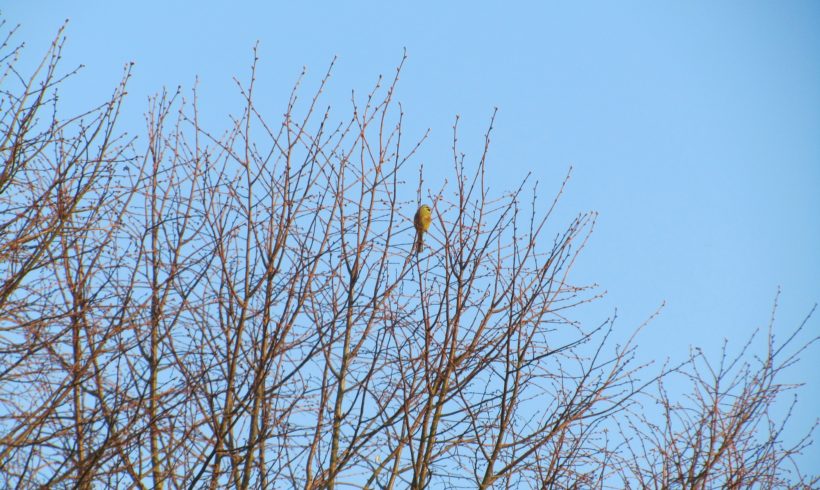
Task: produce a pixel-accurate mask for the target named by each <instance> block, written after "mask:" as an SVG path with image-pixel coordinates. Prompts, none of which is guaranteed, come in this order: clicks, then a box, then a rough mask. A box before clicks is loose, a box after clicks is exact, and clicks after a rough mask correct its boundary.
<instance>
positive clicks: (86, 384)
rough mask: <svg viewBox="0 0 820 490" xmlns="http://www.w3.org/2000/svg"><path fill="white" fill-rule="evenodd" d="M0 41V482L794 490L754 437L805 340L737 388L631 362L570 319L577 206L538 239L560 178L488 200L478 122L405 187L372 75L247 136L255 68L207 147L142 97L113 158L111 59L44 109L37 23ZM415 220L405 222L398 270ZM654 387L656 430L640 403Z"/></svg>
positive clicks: (166, 99)
mask: <svg viewBox="0 0 820 490" xmlns="http://www.w3.org/2000/svg"><path fill="white" fill-rule="evenodd" d="M4 29H5V26H4ZM12 35H13V29H12V30H11V31H9V33H8V37H7V38H6V42H5V43H4V44H3V48H2V49H3V51H2V53H3V55H2V56H3V58H2V60H3V63H4V67H5V68H4V72H3V78H2V83H3V88H2V93H3V99H2V103H0V104H1V105H0V114H1V115H0V129H2V143H0V155H2V159H3V161H4V167H3V170H2V173H0V258H2V260H0V281H2V282H0V287H2V289H0V332H1V333H2V336H0V351H2V354H3V355H2V357H0V481H2V483H3V485H4V486H7V487H10V488H13V487H14V488H32V487H40V486H48V487H58V488H59V487H66V488H67V487H82V488H92V487H94V486H95V485H96V486H106V487H118V486H122V487H138V488H165V487H168V488H186V487H187V488H201V487H209V488H220V487H225V486H228V487H238V488H269V487H291V486H292V487H299V488H305V489H319V488H337V487H343V486H344V487H356V488H406V487H410V488H429V487H466V488H473V487H477V488H587V487H593V488H603V487H606V486H612V485H614V486H623V485H629V486H657V487H662V488H670V487H678V486H682V487H686V488H709V487H713V486H733V487H739V486H744V487H745V486H748V485H753V484H757V485H760V486H767V485H768V486H771V485H781V484H791V485H793V486H799V485H801V484H803V485H809V484H814V483H816V481H817V480H816V478H815V477H809V476H805V475H802V474H800V473H799V472H795V471H790V468H789V467H788V464H790V461H791V458H792V456H794V455H795V454H798V453H799V452H800V451H801V450H802V449H804V448H805V447H806V446H807V445H808V444H810V440H809V439H805V440H803V441H799V442H797V443H796V444H795V445H791V446H787V445H783V444H781V434H782V425H777V424H782V423H785V421H786V420H787V419H788V417H785V418H776V417H774V418H772V419H766V418H765V417H766V416H767V415H768V414H769V413H770V412H769V411H768V407H770V406H772V404H773V403H774V401H775V400H776V399H777V398H778V395H779V394H780V393H781V392H782V391H783V387H782V386H781V385H779V384H777V382H776V377H777V376H778V375H780V373H781V372H782V370H783V369H785V368H786V367H788V366H789V365H791V364H793V363H795V362H797V360H798V359H797V355H798V354H799V353H800V352H802V351H803V350H804V349H805V348H806V347H808V345H810V344H811V343H812V342H813V340H811V341H809V342H807V343H799V342H798V341H797V340H793V339H796V338H797V337H793V338H790V339H789V340H788V341H787V342H786V343H785V344H782V345H788V346H792V345H793V344H795V343H797V344H799V345H798V347H797V348H796V349H795V350H794V351H793V354H790V355H788V356H786V358H785V359H781V356H782V354H781V352H783V350H782V349H781V348H780V346H779V345H775V344H774V343H772V344H771V345H772V347H771V349H770V350H769V353H768V356H767V357H766V359H765V360H764V363H763V366H762V368H761V370H759V372H756V371H749V370H745V371H744V370H741V371H740V373H739V374H737V371H736V367H737V366H739V365H741V364H742V362H743V359H745V357H744V356H747V355H748V354H747V351H744V352H742V353H741V355H740V356H739V357H738V358H737V360H735V361H732V362H728V358H726V359H724V360H723V361H721V362H722V363H723V364H721V365H720V367H719V368H717V369H712V367H711V366H712V365H711V364H709V362H708V361H707V360H706V358H705V357H703V356H700V355H697V356H694V357H693V359H692V360H691V361H690V362H687V363H684V364H683V365H681V366H677V367H675V368H662V369H660V370H655V371H651V370H649V369H647V366H645V365H642V364H640V363H638V362H637V361H636V349H637V347H638V346H637V343H636V337H635V335H634V334H632V335H631V336H628V339H627V341H626V342H625V343H624V344H623V345H620V344H618V343H616V342H615V341H614V340H613V336H612V333H613V329H614V319H608V320H605V321H602V322H600V323H599V324H596V325H592V326H589V325H586V324H583V323H582V322H579V321H578V314H577V312H578V311H579V307H580V306H581V305H583V304H585V303H589V302H591V301H593V300H594V299H595V298H596V292H595V290H594V289H593V288H591V287H579V286H575V285H573V284H572V282H571V278H570V275H569V274H570V271H571V268H572V265H573V264H574V262H575V260H576V259H577V257H578V256H579V253H580V252H581V250H582V249H583V248H584V245H585V243H586V241H587V239H588V238H589V236H590V233H591V232H592V228H593V225H594V221H595V217H596V216H595V214H594V213H581V214H579V215H577V216H576V217H575V218H574V219H572V220H571V221H570V222H568V223H563V224H562V223H557V222H556V221H557V219H556V217H555V216H554V215H553V210H554V209H555V206H556V204H557V202H558V199H559V198H560V196H561V193H562V191H563V189H564V185H566V183H567V181H566V180H565V181H564V182H563V183H562V184H561V185H560V186H556V190H555V194H556V195H555V198H554V200H553V201H552V203H551V205H550V206H548V208H547V210H546V212H542V211H540V210H541V209H542V206H541V205H540V204H538V203H537V200H536V197H535V196H536V194H537V190H538V186H537V185H536V184H532V185H530V184H528V182H527V181H525V182H523V183H522V184H521V186H520V187H518V188H516V189H513V190H511V191H509V192H504V193H501V194H491V193H490V192H489V190H488V185H487V183H486V182H485V172H486V168H487V160H488V149H489V146H490V137H491V134H492V124H493V120H494V116H493V117H492V118H491V120H490V125H489V129H488V131H487V133H486V136H485V144H484V148H483V151H481V152H480V156H479V158H478V159H477V160H476V161H475V162H474V163H471V162H469V161H468V160H467V158H466V156H465V155H464V154H463V153H462V152H461V150H460V149H459V145H458V121H456V125H455V126H454V127H453V146H452V156H451V164H450V165H451V166H452V174H451V177H450V179H448V181H447V182H445V183H444V184H442V185H441V186H440V187H439V188H437V189H434V190H431V189H430V188H429V186H427V187H426V186H425V184H424V180H423V175H424V174H423V172H422V171H421V170H418V173H416V172H417V169H420V168H421V165H420V162H419V161H418V156H417V150H418V148H419V146H420V145H421V144H422V143H423V141H424V139H425V136H424V135H422V136H421V137H419V138H418V139H417V140H414V141H410V142H409V143H408V141H407V136H406V131H404V130H403V123H404V114H403V112H402V110H401V106H400V105H399V104H397V103H396V102H395V93H396V84H397V81H398V75H399V72H400V70H401V68H402V66H401V64H400V65H399V67H398V69H397V71H396V74H395V76H393V77H389V78H387V79H379V81H378V83H377V84H376V85H375V87H374V88H373V90H372V91H371V92H369V93H368V94H366V95H365V96H363V97H362V96H356V95H354V96H353V97H352V99H351V109H352V110H351V111H350V113H349V116H347V117H346V118H338V117H337V116H336V115H335V113H334V112H332V111H331V108H330V107H325V106H324V105H323V102H322V94H323V91H324V89H325V87H326V84H327V83H328V81H329V77H330V73H331V71H330V70H329V71H328V73H327V75H326V76H325V77H324V78H323V79H322V81H321V83H320V86H319V89H318V90H317V91H316V92H315V94H314V95H313V96H312V97H310V98H309V99H307V100H306V101H304V102H302V101H301V99H300V97H299V93H300V92H299V86H300V83H297V85H296V87H295V88H294V90H293V92H292V94H291V96H290V98H289V99H288V102H287V106H286V109H285V111H284V116H282V117H279V116H276V117H274V118H273V119H271V118H269V117H267V116H266V115H264V114H262V113H261V112H260V111H259V110H258V109H257V106H256V104H255V97H256V96H255V93H256V75H255V67H256V62H257V60H256V58H255V59H254V64H253V67H254V69H253V71H252V72H251V75H250V78H249V81H248V82H247V83H241V82H239V81H237V88H238V91H239V93H240V94H241V95H242V97H243V100H244V104H243V107H242V108H241V111H240V113H239V114H237V115H236V116H234V117H233V118H231V119H230V123H229V125H228V128H227V130H224V131H214V130H210V129H208V128H207V127H206V126H205V125H204V124H202V123H201V121H200V109H199V107H200V105H199V101H198V97H197V92H196V90H193V91H192V92H190V94H191V95H190V96H188V97H187V98H186V96H185V95H183V93H182V92H179V93H161V94H160V95H158V96H156V97H155V98H153V99H152V100H151V103H150V105H149V110H148V112H147V114H146V130H145V136H146V138H145V141H144V142H141V141H135V140H129V139H126V138H125V137H124V136H122V135H120V134H119V133H118V132H117V130H116V122H117V117H118V115H119V111H120V107H121V104H122V103H123V100H124V97H125V87H126V83H127V81H128V77H129V73H130V71H129V68H126V70H125V73H124V76H123V79H122V82H121V83H120V84H119V85H118V87H117V88H116V89H115V91H114V92H113V94H112V96H111V98H110V99H109V100H108V101H106V102H105V103H103V104H101V105H99V106H97V107H95V108H93V109H92V110H90V111H88V112H86V113H83V114H80V115H78V116H74V117H68V118H65V117H62V116H60V115H59V114H58V111H57V109H58V97H57V89H58V87H59V85H60V83H61V82H62V81H63V80H64V79H65V77H67V76H72V75H73V74H74V72H68V73H66V74H61V73H60V71H59V66H58V61H59V58H60V51H61V49H62V42H63V37H62V32H61V33H60V34H59V35H58V37H57V40H56V41H55V42H54V43H53V44H52V46H51V49H50V50H49V51H48V53H47V54H46V56H45V57H44V59H43V62H42V64H41V65H40V67H39V68H38V69H37V70H35V71H34V73H33V74H31V75H27V76H24V75H23V74H21V73H20V72H19V71H18V68H17V66H18V63H17V61H18V56H19V55H20V53H21V49H20V48H19V47H14V46H13V45H12V44H11V39H12ZM254 53H255V51H254ZM402 64H403V62H402ZM331 68H332V65H331ZM568 178H569V176H567V180H568ZM412 182H415V183H412ZM412 188H415V196H414V195H413V192H412V191H408V189H412ZM422 201H424V202H429V203H431V204H432V208H433V218H434V219H433V225H432V227H431V229H430V233H429V236H428V238H427V240H426V242H425V247H424V248H423V249H422V250H421V251H419V252H418V253H416V251H414V247H413V242H414V235H413V229H412V225H411V223H412V216H413V213H414V212H415V210H416V208H417V207H418V205H419V203H420V202H422ZM637 330H640V329H636V332H635V334H637ZM704 368H706V371H704ZM656 371H657V372H656ZM671 373H676V374H674V375H676V376H677V375H684V376H687V377H688V379H689V381H691V383H692V386H693V387H694V389H695V392H694V393H695V395H694V396H693V397H692V398H690V399H689V400H690V401H693V403H692V404H690V405H687V406H684V405H681V404H679V403H678V402H677V401H673V400H672V398H671V397H670V396H669V395H668V394H667V391H665V389H664V386H665V385H664V383H665V380H666V379H668V376H669V375H670V374H671ZM726 383H729V384H730V386H729V387H728V389H724V385H725V384H726ZM654 386H657V387H658V390H657V392H656V391H654V388H653V387H654ZM653 396H654V398H651V399H652V400H657V401H658V402H659V403H660V406H662V407H663V409H664V410H662V413H660V415H659V418H656V419H655V418H651V417H650V416H649V414H648V413H647V412H646V411H644V410H642V407H643V406H644V405H645V404H646V400H647V399H648V398H647V397H653ZM764 420H765V421H770V422H771V423H772V424H775V425H766V426H765V427H763V425H762V421H764ZM618 427H621V428H622V430H621V431H618V430H617V429H618ZM627 427H628V428H629V430H626V429H625V428H627ZM659 427H663V430H656V429H657V428H659ZM764 429H765V430H764ZM812 478H814V479H812Z"/></svg>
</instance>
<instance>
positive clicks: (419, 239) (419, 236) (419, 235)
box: [415, 231, 424, 254]
mask: <svg viewBox="0 0 820 490" xmlns="http://www.w3.org/2000/svg"><path fill="white" fill-rule="evenodd" d="M423 246H424V232H423V231H416V245H415V250H416V253H417V254H418V253H421V249H422V247H423Z"/></svg>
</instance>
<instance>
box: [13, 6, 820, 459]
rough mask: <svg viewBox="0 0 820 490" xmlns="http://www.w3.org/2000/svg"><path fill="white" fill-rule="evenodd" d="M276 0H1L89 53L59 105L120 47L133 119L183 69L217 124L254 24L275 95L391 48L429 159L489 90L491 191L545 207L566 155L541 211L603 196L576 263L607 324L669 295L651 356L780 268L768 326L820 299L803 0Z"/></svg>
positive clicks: (809, 359)
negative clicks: (529, 186) (536, 194)
mask: <svg viewBox="0 0 820 490" xmlns="http://www.w3.org/2000/svg"><path fill="white" fill-rule="evenodd" d="M287 3H288V4H289V5H285V4H284V3H283V4H282V5H276V4H275V3H274V2H261V1H259V2H235V3H232V4H230V5H229V3H228V2H208V1H200V2H158V1H154V0H151V1H141V2H107V1H106V2H103V1H98V2H92V1H84V2H60V1H39V2H34V1H17V2H10V3H9V4H7V5H5V6H4V8H3V14H4V17H5V18H6V19H7V20H9V22H10V23H12V24H13V23H21V24H22V27H21V30H20V33H19V36H18V39H20V40H25V41H26V42H27V45H28V51H27V53H28V55H27V56H28V57H29V59H33V58H34V57H35V56H36V55H38V54H39V53H41V52H43V50H44V48H45V45H46V43H47V42H48V41H49V40H50V39H51V36H52V35H53V34H54V33H55V32H56V30H57V28H58V27H59V26H60V25H61V23H62V22H63V20H64V19H66V18H68V19H70V23H69V27H68V31H67V33H68V37H69V41H68V44H67V47H66V52H65V56H64V60H65V63H66V66H69V65H73V64H79V63H83V64H85V65H86V69H85V70H84V71H83V72H82V74H81V75H80V76H79V77H77V78H75V79H74V80H73V81H72V82H71V83H70V85H69V87H67V88H66V90H65V91H64V99H63V101H64V104H65V105H64V108H65V109H66V110H67V111H70V110H71V109H72V108H73V109H77V110H79V109H81V108H86V107H88V106H89V105H90V104H91V103H92V102H95V101H102V100H103V99H104V98H105V97H106V96H108V95H109V94H110V93H111V91H112V89H113V87H114V85H115V83H116V81H117V80H118V77H119V75H120V73H121V68H122V66H123V65H124V64H126V63H127V62H130V61H134V62H135V63H136V64H135V67H134V79H133V83H132V84H131V85H130V89H129V93H130V99H129V105H128V106H127V107H126V118H125V120H126V121H127V126H129V131H130V132H133V133H135V134H138V133H139V132H140V131H141V129H142V127H143V125H142V121H143V120H142V113H143V112H144V111H145V109H146V107H147V105H146V98H147V97H148V95H150V94H153V93H155V92H157V91H158V90H160V89H161V88H162V87H163V86H166V87H170V88H171V89H174V88H176V87H177V86H178V85H182V86H183V87H186V88H190V87H191V86H192V85H193V82H194V80H195V77H196V76H198V77H199V80H200V102H201V103H202V104H203V105H204V106H205V107H206V109H205V113H206V116H207V117H210V118H213V121H215V124H216V125H219V124H221V123H223V122H224V116H225V115H226V114H227V113H228V112H230V111H236V110H238V107H239V102H240V101H239V97H238V95H237V93H236V90H235V89H234V82H233V81H232V77H233V76H237V77H239V78H240V79H244V78H246V76H247V74H248V70H249V65H250V62H251V60H252V56H251V48H252V46H253V45H254V43H255V42H256V41H257V40H258V41H259V43H260V57H261V67H260V76H259V80H260V88H259V91H260V93H261V94H263V95H262V100H261V101H260V103H261V104H262V106H263V110H269V111H270V112H271V113H272V114H279V113H281V109H282V107H283V106H284V104H285V103H286V101H287V95H288V93H289V90H290V87H291V86H292V84H293V82H294V81H295V79H296V77H297V76H298V74H299V73H300V71H301V69H302V66H306V67H307V69H308V77H307V79H306V80H307V81H306V87H305V91H306V93H310V90H311V89H312V88H314V87H315V86H316V84H317V83H318V81H319V79H320V78H321V76H322V74H323V73H324V72H325V70H326V68H327V66H328V64H329V63H330V61H331V59H332V58H333V57H334V56H338V63H337V68H336V69H335V71H334V76H333V78H332V82H331V87H330V90H329V92H328V95H327V97H328V99H327V100H328V101H329V102H330V103H331V104H333V105H334V106H335V107H336V113H337V114H338V115H341V114H344V112H345V110H346V109H347V108H348V107H349V102H348V101H349V97H350V90H351V89H356V90H358V91H362V92H364V91H366V90H368V89H369V88H370V87H371V86H372V84H373V83H374V81H375V80H376V77H377V76H378V75H379V74H386V75H390V74H392V73H393V70H394V67H395V66H396V65H397V63H398V62H399V61H400V59H401V56H402V50H403V48H406V49H407V53H408V56H409V58H408V61H407V64H406V67H405V70H404V72H403V74H402V78H401V82H400V85H399V92H398V99H399V100H400V101H401V102H402V104H403V107H404V109H405V113H406V120H407V127H408V131H409V133H410V135H411V136H412V135H414V134H415V135H420V134H422V133H423V132H424V130H425V129H427V128H430V130H431V137H430V139H429V141H428V142H427V143H426V144H425V147H424V150H423V152H422V153H421V154H420V161H421V162H423V163H424V164H425V169H427V170H428V171H429V173H430V174H429V175H430V178H431V179H433V180H435V178H436V176H437V175H438V178H439V179H441V178H443V176H444V175H446V174H447V173H448V172H449V171H450V169H451V167H450V164H449V162H450V144H451V126H452V124H453V120H454V117H455V115H456V114H458V115H460V117H461V122H460V128H461V136H460V140H461V142H462V145H463V146H462V150H463V151H465V152H466V153H467V154H468V157H469V156H470V155H472V156H476V157H477V156H478V154H479V153H480V150H481V146H480V145H481V140H482V137H483V132H484V130H485V128H486V126H487V123H488V121H489V116H490V114H491V113H492V110H493V108H494V107H498V108H499V115H498V118H497V121H496V129H495V133H494V137H493V143H492V149H491V152H490V162H489V173H490V176H491V181H492V182H493V184H492V185H493V186H494V188H495V189H496V190H503V189H506V188H511V187H513V186H515V185H517V184H518V182H519V181H520V180H521V179H522V178H523V177H524V176H525V175H526V174H527V173H528V172H532V174H533V178H534V179H535V180H538V181H540V183H541V189H542V191H541V195H542V196H543V198H544V199H543V201H542V204H543V205H544V206H547V205H548V204H549V203H548V199H547V198H548V197H549V198H551V194H552V192H553V191H555V190H557V189H558V186H559V184H560V180H561V178H562V177H563V175H564V174H565V173H566V171H567V169H568V168H569V166H570V165H572V166H573V168H574V171H573V177H572V180H571V183H570V186H569V188H568V191H567V194H566V197H565V199H564V200H563V201H562V204H561V213H562V214H561V215H560V217H561V218H560V219H568V217H569V216H571V215H573V214H574V213H576V212H578V211H582V210H595V211H598V212H599V213H600V216H599V219H598V224H597V228H596V232H595V234H594V235H593V238H592V241H591V243H590V244H589V246H588V249H587V250H586V253H585V254H583V255H582V257H581V260H580V262H579V263H578V266H577V268H576V273H575V279H576V281H577V282H582V283H590V282H595V283H598V284H600V285H601V288H602V290H606V291H607V292H608V294H607V295H606V297H605V298H604V299H603V300H601V301H600V302H599V303H598V304H597V305H596V306H595V311H594V312H593V313H592V315H596V316H597V317H604V316H607V315H609V314H611V312H612V311H613V310H614V309H615V308H616V307H617V308H618V312H619V316H620V320H619V322H620V325H621V326H622V327H623V328H625V329H631V328H632V327H634V326H635V325H637V324H639V323H641V322H642V321H643V320H644V319H645V318H647V317H648V316H649V315H650V314H651V313H652V312H653V311H654V310H655V309H656V308H657V307H658V306H659V305H660V304H661V303H662V302H664V301H665V302H666V307H665V309H664V311H663V313H662V315H661V316H660V317H659V318H658V319H657V320H656V321H654V322H653V323H652V324H651V327H650V328H649V329H648V330H646V331H645V332H644V333H643V335H642V337H641V339H642V340H641V344H642V346H643V348H644V352H645V353H647V354H646V355H648V356H655V357H657V358H658V359H664V358H666V357H672V358H673V359H681V358H683V357H684V356H685V355H686V353H687V351H688V346H689V345H697V346H700V347H702V348H703V349H704V350H706V351H707V352H711V353H714V354H716V353H717V351H718V348H719V346H720V344H721V341H722V339H723V338H728V339H730V341H732V342H733V343H734V345H736V346H738V347H739V346H740V344H741V343H742V342H743V341H744V340H745V339H746V338H747V337H748V335H749V334H750V333H751V332H752V330H753V329H754V328H756V327H765V326H766V324H767V322H768V319H769V316H770V312H771V308H772V303H773V300H774V296H775V293H776V291H777V288H778V287H781V288H782V295H781V298H780V309H779V312H778V316H777V318H778V320H777V324H778V325H779V327H780V328H781V329H782V330H781V331H782V332H783V333H785V331H786V330H788V329H791V328H792V327H794V326H796V325H797V323H799V321H800V320H802V318H803V317H804V316H805V314H807V313H808V312H809V310H810V309H811V307H812V306H813V305H814V303H816V302H817V301H819V300H820V280H818V273H820V253H818V250H820V219H819V218H818V214H820V3H818V2H816V1H790V2H739V1H731V2H730V1H726V2H700V1H698V2H676V3H667V2H648V1H647V2H556V3H547V2H518V3H515V4H511V3H507V4H506V6H501V4H500V3H489V2H469V3H468V2H451V3H447V4H443V2H429V3H428V2H402V3H401V4H400V5H398V6H391V7H387V6H385V5H384V4H385V3H386V2H334V3H332V4H331V3H330V2H327V3H326V4H324V5H322V4H320V3H319V2H287ZM297 3H299V4H300V5H298V6H297V5H296V4H297ZM439 3H442V4H439ZM75 104H76V105H75ZM556 226H557V224H556ZM809 330H810V333H811V334H814V335H816V334H817V333H818V331H820V316H818V317H815V318H813V319H812V320H811V322H810V324H809ZM817 355H818V348H817V347H816V346H815V348H813V349H812V350H811V351H810V352H808V353H807V354H806V355H805V356H804V363H803V367H804V369H798V370H793V371H792V372H791V373H790V375H791V376H792V377H791V378H790V380H791V381H802V382H807V383H808V385H807V387H806V388H805V389H804V391H803V392H802V401H803V405H802V408H801V409H800V410H799V412H798V413H797V415H796V419H795V422H796V425H797V426H798V427H800V428H805V427H807V426H808V425H810V424H811V423H812V422H813V420H814V418H815V417H816V414H817V413H820V379H818V378H817V374H816V373H817V372H818V368H817V363H816V361H815V359H816V358H817ZM811 458H813V459H814V460H815V461H817V460H820V447H818V445H815V447H814V448H813V449H812V453H811Z"/></svg>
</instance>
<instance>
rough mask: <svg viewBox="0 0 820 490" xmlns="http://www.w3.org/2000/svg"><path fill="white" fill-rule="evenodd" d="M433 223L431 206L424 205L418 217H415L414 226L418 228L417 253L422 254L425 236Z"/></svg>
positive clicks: (417, 214) (417, 213)
mask: <svg viewBox="0 0 820 490" xmlns="http://www.w3.org/2000/svg"><path fill="white" fill-rule="evenodd" d="M432 221H433V213H432V211H430V206H428V205H426V204H422V205H421V207H420V208H419V210H418V211H416V215H415V216H413V226H414V227H415V228H416V246H415V249H416V253H420V252H421V247H422V245H423V244H424V234H425V233H427V230H429V229H430V223H431V222H432Z"/></svg>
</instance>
